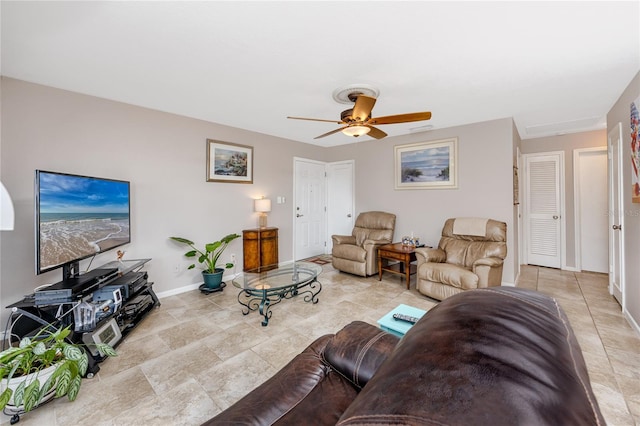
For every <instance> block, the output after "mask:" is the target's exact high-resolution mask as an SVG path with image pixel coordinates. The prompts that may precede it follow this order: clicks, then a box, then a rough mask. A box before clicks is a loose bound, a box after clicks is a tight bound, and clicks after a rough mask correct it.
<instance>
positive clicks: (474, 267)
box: [415, 217, 507, 300]
mask: <svg viewBox="0 0 640 426" xmlns="http://www.w3.org/2000/svg"><path fill="white" fill-rule="evenodd" d="M506 241H507V224H506V223H504V222H499V221H497V220H492V219H483V218H468V217H464V218H454V219H447V221H446V222H445V224H444V227H443V228H442V238H441V239H440V243H439V244H438V248H435V249H434V248H417V249H416V250H415V253H416V259H417V260H418V271H417V279H416V289H417V290H418V291H419V292H420V293H422V294H424V295H425V296H429V297H432V298H434V299H437V300H444V299H446V298H447V297H449V296H452V295H454V294H456V293H461V292H463V291H465V290H472V289H476V288H485V287H494V286H499V285H501V284H502V265H503V263H504V258H505V257H506V256H507V243H506Z"/></svg>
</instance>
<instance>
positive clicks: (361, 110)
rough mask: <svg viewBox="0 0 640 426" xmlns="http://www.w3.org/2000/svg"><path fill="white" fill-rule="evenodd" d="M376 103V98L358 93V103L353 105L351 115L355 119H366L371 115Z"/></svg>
mask: <svg viewBox="0 0 640 426" xmlns="http://www.w3.org/2000/svg"><path fill="white" fill-rule="evenodd" d="M375 104H376V98H372V97H371V96H366V95H358V98H357V99H356V103H355V105H354V106H353V112H352V113H351V117H353V119H354V120H355V121H365V120H366V119H367V118H369V116H370V115H371V110H372V109H373V106H374V105H375Z"/></svg>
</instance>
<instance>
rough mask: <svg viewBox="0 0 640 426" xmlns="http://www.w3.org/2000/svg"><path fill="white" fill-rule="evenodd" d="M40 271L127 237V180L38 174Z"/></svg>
mask: <svg viewBox="0 0 640 426" xmlns="http://www.w3.org/2000/svg"><path fill="white" fill-rule="evenodd" d="M39 199H40V202H39V205H40V211H39V213H40V214H39V224H40V231H39V239H40V270H45V269H49V268H52V267H55V266H58V265H62V264H64V263H67V262H70V261H73V260H76V259H81V258H85V257H88V256H91V255H93V254H95V253H99V252H103V251H105V250H109V249H111V248H113V247H117V246H119V245H122V244H124V243H127V242H129V240H130V233H129V184H128V183H127V182H120V181H110V180H104V179H96V178H88V177H81V176H70V175H60V174H54V173H46V172H41V173H40V184H39Z"/></svg>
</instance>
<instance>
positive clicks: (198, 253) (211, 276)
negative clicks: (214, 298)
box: [170, 234, 240, 290]
mask: <svg viewBox="0 0 640 426" xmlns="http://www.w3.org/2000/svg"><path fill="white" fill-rule="evenodd" d="M170 238H171V239H172V240H174V241H176V242H178V243H181V244H186V245H188V246H189V247H191V250H189V251H188V252H186V253H185V254H184V255H185V256H186V257H197V258H198V262H199V263H200V264H201V265H202V268H203V270H202V278H203V280H204V287H205V288H206V289H209V290H212V289H221V283H222V274H223V272H224V270H225V269H229V268H233V263H230V262H227V263H225V265H224V268H221V267H219V266H218V260H219V259H220V255H221V254H222V252H224V250H225V249H226V248H227V246H228V245H229V243H230V242H231V241H233V240H235V239H236V238H240V235H238V234H229V235H226V236H224V237H222V238H221V239H220V240H219V241H214V242H213V243H208V244H205V246H204V250H200V249H198V248H196V246H195V243H194V242H193V241H191V240H188V239H186V238H181V237H170ZM195 267H196V265H195V263H193V264H191V265H189V267H188V268H187V269H193V268H195Z"/></svg>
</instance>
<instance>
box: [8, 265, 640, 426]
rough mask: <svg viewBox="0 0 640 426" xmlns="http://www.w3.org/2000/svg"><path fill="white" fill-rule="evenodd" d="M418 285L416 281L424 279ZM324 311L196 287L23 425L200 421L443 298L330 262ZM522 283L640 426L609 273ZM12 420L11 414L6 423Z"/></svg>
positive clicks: (639, 378) (610, 419)
mask: <svg viewBox="0 0 640 426" xmlns="http://www.w3.org/2000/svg"><path fill="white" fill-rule="evenodd" d="M413 280H415V278H412V281H413ZM320 281H321V282H322V286H323V288H322V291H321V293H320V294H319V300H320V301H319V303H318V304H316V305H313V304H309V303H305V302H304V301H302V300H296V299H293V300H285V301H283V302H282V303H280V304H278V305H276V306H274V307H273V309H272V311H273V316H272V318H271V320H270V322H269V325H268V326H267V327H262V326H261V325H260V317H259V315H258V313H257V312H251V313H250V314H249V315H246V316H245V315H242V313H241V311H240V305H239V304H238V302H237V291H236V289H235V288H234V287H233V286H228V287H227V288H226V289H225V290H224V291H223V292H222V293H214V294H211V295H203V294H201V293H200V292H199V291H197V290H196V291H191V292H188V293H183V294H180V295H177V296H172V297H168V298H165V299H162V300H161V302H162V306H161V307H160V308H159V309H157V310H155V311H154V312H153V313H152V314H151V315H150V316H149V317H147V318H146V319H145V320H144V321H143V322H142V323H141V324H140V326H139V327H138V328H136V329H135V330H134V331H133V332H132V333H131V334H130V335H129V337H128V338H127V339H126V340H125V341H123V343H122V344H121V345H120V346H118V352H119V354H120V355H119V356H118V357H117V358H112V359H108V360H107V361H105V362H104V363H103V364H101V371H100V372H99V373H98V374H97V375H96V377H94V378H93V379H86V380H84V381H83V385H82V389H81V391H80V395H79V396H78V399H77V400H76V401H75V402H73V403H70V402H68V401H67V400H66V399H58V400H55V401H53V402H51V403H49V404H47V405H44V406H42V407H39V408H38V409H36V410H35V411H33V412H30V413H28V414H26V415H24V416H23V417H22V418H21V420H20V423H19V424H21V425H47V426H62V425H65V426H66V425H81V424H82V425H85V424H90V425H93V426H99V425H145V426H148V425H162V426H165V425H199V424H201V423H202V422H203V421H205V420H207V419H209V418H210V417H212V416H214V415H215V414H217V413H218V412H220V411H221V410H223V409H225V408H226V407H228V406H229V405H231V404H233V403H234V402H235V401H236V400H238V399H239V398H241V397H242V396H243V395H244V394H246V393H247V392H249V391H250V390H251V389H253V388H254V387H255V386H257V385H258V384H259V383H261V382H262V381H264V380H265V379H267V378H268V377H270V376H271V375H273V374H274V373H275V372H276V371H277V370H278V369H280V368H281V367H282V366H284V365H285V364H286V363H287V362H288V361H289V360H290V359H291V358H292V357H293V356H294V355H295V354H296V353H298V352H300V351H301V350H302V349H304V348H305V347H306V346H307V345H308V344H309V343H310V342H311V341H313V340H314V339H315V338H316V337H318V336H320V335H322V334H325V333H334V332H336V331H337V330H339V329H340V328H341V327H343V326H344V325H346V324H347V323H349V322H350V321H352V320H355V319H358V320H363V321H366V322H369V323H371V324H376V321H377V319H378V318H380V317H381V316H382V315H384V314H385V313H387V312H388V311H390V310H391V309H393V308H394V307H396V306H397V305H398V304H400V303H404V304H407V305H412V306H416V307H419V308H421V309H425V310H428V309H429V308H430V307H431V306H433V305H434V303H435V302H434V301H433V300H430V299H427V298H425V297H423V296H421V295H419V294H418V293H417V292H416V291H415V290H414V288H413V285H412V288H411V290H406V288H405V285H404V283H401V282H400V278H399V277H398V276H393V275H391V274H389V275H385V276H384V277H383V280H382V282H380V281H378V279H377V278H376V277H370V278H367V279H363V278H358V277H355V276H351V275H348V274H344V273H339V272H337V271H335V270H334V269H333V268H332V267H331V265H330V264H328V265H324V266H323V273H322V274H321V276H320ZM518 285H519V286H521V287H526V288H532V289H537V290H539V291H541V292H544V293H547V294H549V295H551V296H553V297H556V298H557V299H558V301H559V302H560V304H561V305H562V307H563V308H564V309H565V311H566V312H567V314H568V316H569V318H570V320H571V324H572V326H573V328H574V330H575V332H576V335H577V337H578V340H579V342H580V345H581V347H582V350H583V353H584V357H585V359H586V362H587V364H588V368H589V374H590V377H591V381H592V386H593V389H594V392H595V394H596V397H597V398H598V401H599V404H600V407H601V410H602V412H603V414H604V416H605V419H606V420H607V423H608V424H609V425H615V426H623V425H634V424H636V423H638V424H640V337H639V336H638V334H636V332H635V331H633V330H632V329H631V327H630V326H629V325H628V323H627V322H626V320H625V319H624V318H623V316H622V314H621V313H620V310H619V306H618V305H617V303H616V302H615V301H614V300H613V299H612V298H611V297H610V296H609V294H608V292H607V280H606V276H605V275H601V274H591V273H572V272H564V271H558V270H553V269H547V268H538V267H531V266H525V267H523V269H522V273H521V277H520V279H519V282H518ZM0 417H1V418H2V420H1V422H2V423H3V424H8V419H9V418H8V417H6V416H0Z"/></svg>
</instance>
